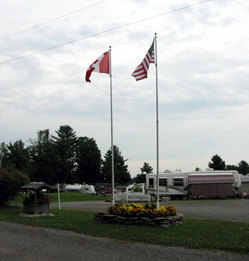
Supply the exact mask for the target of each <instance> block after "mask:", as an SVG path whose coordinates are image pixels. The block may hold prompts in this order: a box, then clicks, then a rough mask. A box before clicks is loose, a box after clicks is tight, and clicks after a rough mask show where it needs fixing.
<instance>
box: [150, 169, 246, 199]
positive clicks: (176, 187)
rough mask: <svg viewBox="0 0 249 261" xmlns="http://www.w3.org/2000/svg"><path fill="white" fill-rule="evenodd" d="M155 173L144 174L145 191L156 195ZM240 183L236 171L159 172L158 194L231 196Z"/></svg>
mask: <svg viewBox="0 0 249 261" xmlns="http://www.w3.org/2000/svg"><path fill="white" fill-rule="evenodd" d="M156 181H157V178H156V174H147V175H146V192H147V193H150V194H154V195H156V193H157V186H156ZM240 185H241V181H240V176H239V174H238V172H237V171H194V172H174V173H159V195H160V196H169V197H170V198H171V199H176V198H179V199H182V198H183V197H195V198H196V197H204V198H213V197H220V198H225V197H232V196H234V195H235V194H236V193H237V190H238V188H239V187H240Z"/></svg>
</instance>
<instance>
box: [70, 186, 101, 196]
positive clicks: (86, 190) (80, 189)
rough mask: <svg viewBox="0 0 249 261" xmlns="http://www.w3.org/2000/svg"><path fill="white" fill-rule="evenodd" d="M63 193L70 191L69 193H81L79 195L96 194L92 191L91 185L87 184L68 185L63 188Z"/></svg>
mask: <svg viewBox="0 0 249 261" xmlns="http://www.w3.org/2000/svg"><path fill="white" fill-rule="evenodd" d="M65 191H68V192H69V191H70V192H81V193H86V194H96V191H95V189H94V186H93V185H88V184H83V185H81V184H73V185H71V184H68V185H66V186H65Z"/></svg>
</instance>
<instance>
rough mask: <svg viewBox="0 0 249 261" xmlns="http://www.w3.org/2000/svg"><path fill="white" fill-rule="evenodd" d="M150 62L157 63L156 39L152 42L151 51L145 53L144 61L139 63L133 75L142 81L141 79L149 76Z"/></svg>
mask: <svg viewBox="0 0 249 261" xmlns="http://www.w3.org/2000/svg"><path fill="white" fill-rule="evenodd" d="M150 63H155V59H154V40H153V43H152V45H151V47H150V49H149V51H148V52H147V54H146V55H145V57H144V59H143V61H142V62H141V63H140V64H139V65H138V67H137V68H136V69H135V71H134V72H133V73H132V76H133V77H134V78H135V79H136V81H140V80H143V79H145V78H147V74H148V70H149V67H150Z"/></svg>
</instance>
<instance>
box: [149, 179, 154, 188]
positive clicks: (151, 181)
mask: <svg viewBox="0 0 249 261" xmlns="http://www.w3.org/2000/svg"><path fill="white" fill-rule="evenodd" d="M149 188H154V179H149Z"/></svg>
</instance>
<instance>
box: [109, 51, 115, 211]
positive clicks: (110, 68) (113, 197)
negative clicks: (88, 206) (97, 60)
mask: <svg viewBox="0 0 249 261" xmlns="http://www.w3.org/2000/svg"><path fill="white" fill-rule="evenodd" d="M111 61H112V59H111V46H109V72H110V110H111V149H112V205H113V206H114V205H115V193H114V148H113V113H112V62H111Z"/></svg>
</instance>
